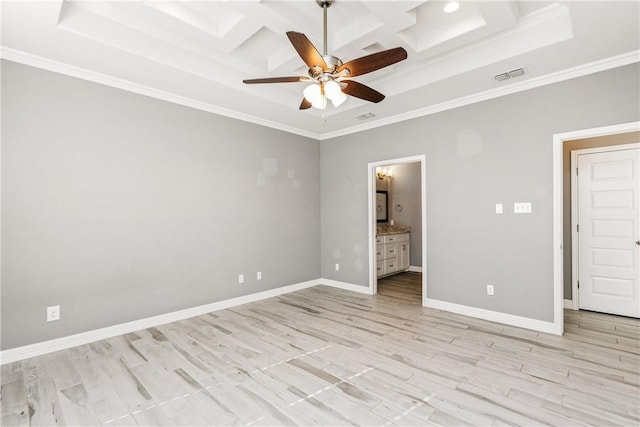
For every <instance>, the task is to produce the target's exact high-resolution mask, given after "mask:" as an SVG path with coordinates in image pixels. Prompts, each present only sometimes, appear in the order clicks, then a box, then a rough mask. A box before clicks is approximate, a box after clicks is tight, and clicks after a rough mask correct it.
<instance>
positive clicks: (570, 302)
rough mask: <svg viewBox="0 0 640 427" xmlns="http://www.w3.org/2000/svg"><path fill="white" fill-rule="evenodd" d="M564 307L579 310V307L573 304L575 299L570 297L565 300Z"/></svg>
mask: <svg viewBox="0 0 640 427" xmlns="http://www.w3.org/2000/svg"><path fill="white" fill-rule="evenodd" d="M564 308H566V309H569V310H577V308H576V307H574V305H573V300H570V299H566V300H564Z"/></svg>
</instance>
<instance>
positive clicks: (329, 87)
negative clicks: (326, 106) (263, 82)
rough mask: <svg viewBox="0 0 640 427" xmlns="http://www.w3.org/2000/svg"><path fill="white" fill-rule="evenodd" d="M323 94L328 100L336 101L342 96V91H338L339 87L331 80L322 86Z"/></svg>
mask: <svg viewBox="0 0 640 427" xmlns="http://www.w3.org/2000/svg"><path fill="white" fill-rule="evenodd" d="M324 93H325V95H327V98H329V99H330V100H332V101H333V100H334V99H338V98H339V97H340V95H342V94H343V93H342V90H341V89H340V85H339V84H338V83H336V82H334V81H333V80H329V81H328V82H326V83H325V84H324Z"/></svg>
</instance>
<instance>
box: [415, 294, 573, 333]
mask: <svg viewBox="0 0 640 427" xmlns="http://www.w3.org/2000/svg"><path fill="white" fill-rule="evenodd" d="M423 305H424V306H425V307H430V308H436V309H438V310H444V311H450V312H452V313H456V314H462V315H465V316H470V317H477V318H479V319H484V320H490V321H492V322H498V323H504V324H505V325H510V326H517V327H519V328H526V329H532V330H534V331H540V332H546V333H548V334H554V335H562V333H563V331H562V326H561V324H556V323H554V322H545V321H543V320H537V319H531V318H529V317H522V316H516V315H514V314H508V313H501V312H499V311H492V310H485V309H484V308H477V307H470V306H468V305H462V304H455V303H452V302H447V301H440V300H434V299H426V300H425V301H424V304H423Z"/></svg>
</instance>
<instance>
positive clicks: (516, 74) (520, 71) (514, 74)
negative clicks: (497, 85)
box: [493, 68, 525, 82]
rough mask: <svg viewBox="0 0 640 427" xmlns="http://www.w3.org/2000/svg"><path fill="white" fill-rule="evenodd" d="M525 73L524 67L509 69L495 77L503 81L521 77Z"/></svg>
mask: <svg viewBox="0 0 640 427" xmlns="http://www.w3.org/2000/svg"><path fill="white" fill-rule="evenodd" d="M524 74H525V71H524V68H516V69H515V70H511V71H507V72H506V73H500V74H496V75H495V76H493V78H494V79H496V80H497V81H499V82H501V81H503V80H507V79H510V78H513V77H520V76H523V75H524Z"/></svg>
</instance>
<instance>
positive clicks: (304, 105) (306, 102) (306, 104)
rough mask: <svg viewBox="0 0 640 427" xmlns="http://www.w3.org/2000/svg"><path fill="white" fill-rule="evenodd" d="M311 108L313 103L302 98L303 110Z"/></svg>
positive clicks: (301, 107) (301, 105)
mask: <svg viewBox="0 0 640 427" xmlns="http://www.w3.org/2000/svg"><path fill="white" fill-rule="evenodd" d="M309 108H311V103H310V102H309V101H307V98H302V102H301V103H300V109H301V110H307V109H309Z"/></svg>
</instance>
